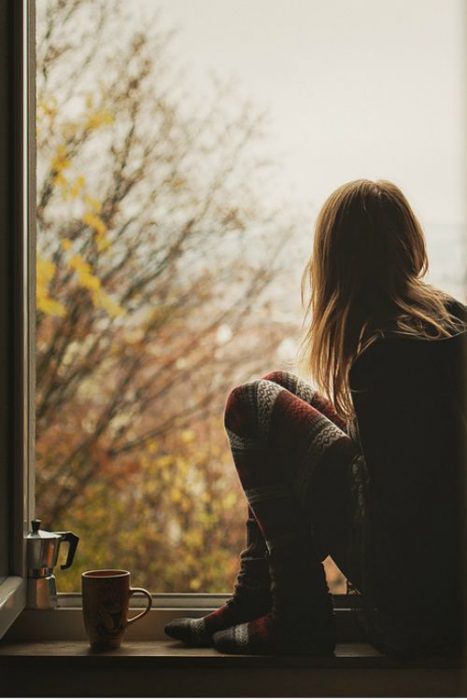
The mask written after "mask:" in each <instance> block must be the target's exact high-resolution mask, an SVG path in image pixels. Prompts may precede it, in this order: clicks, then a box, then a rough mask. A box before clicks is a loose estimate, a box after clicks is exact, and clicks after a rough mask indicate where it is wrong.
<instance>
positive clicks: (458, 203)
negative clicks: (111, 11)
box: [138, 0, 465, 224]
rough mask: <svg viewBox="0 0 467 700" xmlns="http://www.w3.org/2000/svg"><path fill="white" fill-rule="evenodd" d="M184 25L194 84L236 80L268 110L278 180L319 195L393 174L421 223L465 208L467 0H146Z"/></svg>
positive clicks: (291, 190)
mask: <svg viewBox="0 0 467 700" xmlns="http://www.w3.org/2000/svg"><path fill="white" fill-rule="evenodd" d="M138 5H139V6H140V8H143V7H144V6H146V9H149V11H150V12H152V11H154V10H155V9H157V8H160V10H161V13H162V19H163V23H164V25H166V26H173V25H174V24H175V25H178V27H179V30H180V31H179V34H178V36H177V38H176V39H175V44H174V47H175V48H176V52H177V57H178V58H180V61H181V63H183V64H185V66H187V68H188V71H189V73H190V75H191V76H192V78H193V79H194V81H195V83H196V84H197V85H199V88H200V89H201V90H202V89H203V81H206V79H207V78H206V76H207V75H208V73H209V72H210V71H215V72H217V74H218V75H220V76H221V77H222V78H226V77H227V76H231V77H232V78H235V79H236V82H237V85H238V87H239V89H240V92H241V94H244V95H245V96H249V97H251V98H252V99H253V101H254V102H255V103H256V104H257V105H258V106H259V107H260V108H267V109H269V112H270V117H271V121H270V124H271V135H272V136H273V141H271V145H272V147H273V148H274V150H275V152H276V153H278V154H280V155H281V158H282V161H283V163H284V167H283V169H282V170H281V174H280V177H279V180H278V181H277V182H276V183H275V184H274V186H275V187H278V188H280V189H281V191H283V192H285V193H287V194H289V195H290V196H292V197H295V198H298V199H299V200H300V201H302V202H304V203H306V202H311V203H313V204H314V207H313V208H314V209H315V207H317V206H320V205H321V203H322V202H323V200H324V199H325V197H326V196H327V195H328V194H329V193H330V192H331V191H332V190H333V189H335V188H336V187H337V186H338V185H340V184H341V183H342V182H345V181H347V180H351V179H355V178H358V177H368V178H386V179H390V180H393V181H395V182H396V183H397V184H399V185H400V186H401V187H402V189H403V190H404V191H405V192H406V194H407V196H408V197H409V199H410V201H411V202H412V203H413V205H414V206H415V208H416V209H417V211H418V213H419V214H420V216H421V218H422V220H423V222H424V223H426V224H436V223H438V224H460V223H462V222H463V221H464V220H465V214H464V191H465V186H464V162H463V153H464V148H463V145H464V143H463V140H464V114H463V107H464V101H463V100H464V94H463V89H464V88H463V85H464V81H463V49H464V46H463V35H462V5H463V2H462V0H139V1H138Z"/></svg>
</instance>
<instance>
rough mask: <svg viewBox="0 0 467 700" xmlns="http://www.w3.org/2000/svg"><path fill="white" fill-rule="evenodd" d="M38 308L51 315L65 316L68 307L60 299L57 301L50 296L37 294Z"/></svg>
mask: <svg viewBox="0 0 467 700" xmlns="http://www.w3.org/2000/svg"><path fill="white" fill-rule="evenodd" d="M37 308H38V309H39V310H40V311H43V312H44V313H45V314H48V315H49V316H65V313H66V309H65V307H64V305H63V304H62V303H61V302H60V301H55V300H54V299H51V298H50V297H49V296H47V295H45V296H42V295H38V296H37Z"/></svg>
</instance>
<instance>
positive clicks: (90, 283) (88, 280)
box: [78, 270, 101, 292]
mask: <svg viewBox="0 0 467 700" xmlns="http://www.w3.org/2000/svg"><path fill="white" fill-rule="evenodd" d="M78 281H79V283H80V285H81V286H82V287H85V288H86V289H90V290H91V291H93V292H94V291H97V290H99V289H100V286H101V281H100V279H99V278H98V277H96V276H95V275H92V274H91V273H90V272H85V271H83V270H79V271H78Z"/></svg>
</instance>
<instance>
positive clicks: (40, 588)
mask: <svg viewBox="0 0 467 700" xmlns="http://www.w3.org/2000/svg"><path fill="white" fill-rule="evenodd" d="M40 524H41V521H40V520H37V519H36V520H33V521H32V522H31V525H32V530H31V532H29V533H28V535H27V538H26V540H27V545H26V546H27V563H28V608H39V609H44V608H55V607H56V606H57V586H56V584H55V576H54V574H53V570H54V567H55V565H56V564H57V558H58V552H59V549H60V544H61V543H62V542H68V554H67V558H66V562H65V563H64V564H62V566H61V567H60V568H61V569H68V568H69V567H70V566H71V565H72V563H73V559H74V557H75V553H76V548H77V546H78V542H79V537H78V536H77V535H75V534H73V532H47V530H40V529H39V528H40Z"/></svg>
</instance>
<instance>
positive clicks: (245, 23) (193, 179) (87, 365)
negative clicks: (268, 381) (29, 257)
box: [36, 0, 466, 592]
mask: <svg viewBox="0 0 467 700" xmlns="http://www.w3.org/2000/svg"><path fill="white" fill-rule="evenodd" d="M461 11H462V7H461V2H460V0H411V2H410V3H407V2H406V1H405V0H393V2H391V3H385V4H384V3H383V4H382V3H372V2H369V0H328V1H327V2H326V3H323V2H321V1H320V0H308V2H306V3H302V2H290V0H287V1H286V0H249V1H248V2H238V0H223V2H212V0H133V1H132V2H131V3H118V2H115V1H114V0H97V1H96V0H68V1H67V2H62V1H61V0H37V156H38V163H37V227H38V231H37V239H38V240H37V365H36V372H37V403H36V421H37V479H36V482H37V484H36V488H37V494H36V495H37V509H36V510H37V515H38V516H39V517H41V518H42V520H43V526H44V527H48V528H50V529H54V530H74V531H75V532H76V533H77V534H78V535H79V536H80V538H81V541H80V544H79V548H78V554H77V558H76V562H75V564H74V566H73V567H72V568H71V569H69V570H68V571H67V572H63V573H60V575H59V577H58V585H59V588H60V590H62V591H66V590H78V589H79V585H80V584H79V574H80V572H81V571H82V570H84V569H85V568H96V567H125V568H128V569H130V570H131V571H132V573H133V576H134V580H135V581H137V582H138V585H141V586H145V587H148V588H150V589H152V590H154V591H158V592H163V591H165V592H174V591H180V592H184V591H187V592H197V591H206V592H211V591H227V590H229V589H230V588H231V586H232V583H233V579H234V576H235V573H236V568H237V553H238V551H239V550H240V549H241V548H242V546H243V540H244V530H243V524H244V521H245V518H246V506H245V502H244V499H243V496H242V494H241V491H240V488H239V485H238V481H237V477H236V475H235V473H234V469H233V467H232V464H231V457H230V454H229V449H228V444H227V440H226V437H225V434H224V430H223V425H222V412H223V405H224V402H225V397H226V395H227V393H228V391H229V388H231V387H233V386H234V385H235V384H238V383H240V382H244V381H248V380H250V379H253V378H255V377H257V376H260V375H262V374H264V373H266V372H268V371H270V370H272V369H275V368H278V367H281V368H284V369H290V370H294V369H295V353H296V349H297V341H298V338H299V335H300V324H301V308H300V292H299V284H300V275H301V272H302V269H303V265H304V262H305V260H306V258H307V257H308V255H309V252H310V250H311V238H312V228H313V222H314V219H315V217H316V213H317V211H318V209H319V207H320V205H321V204H322V202H323V201H324V199H325V197H326V196H327V195H328V194H329V193H330V192H331V191H332V190H333V189H335V188H336V187H337V186H338V185H340V184H342V183H343V182H345V181H347V180H352V179H355V178H358V177H368V178H375V179H377V178H384V179H388V180H393V181H394V182H396V183H397V184H398V185H399V186H400V187H401V188H402V189H403V191H404V192H405V193H406V194H407V196H408V198H409V200H410V201H411V203H412V204H413V205H414V207H415V209H416V210H417V212H418V213H419V215H420V218H421V221H422V224H423V225H424V227H425V230H426V235H427V239H428V244H429V251H430V254H431V264H432V267H431V272H430V275H431V277H430V280H431V281H432V283H433V284H435V285H438V286H440V287H442V288H443V289H445V290H446V291H449V292H451V293H452V294H454V295H456V296H457V297H458V298H465V285H466V280H465V277H464V268H465V259H464V257H463V256H464V250H463V249H462V241H463V239H464V237H463V233H464V232H465V220H464V211H463V198H462V194H463V191H464V190H463V181H462V173H463V163H462V162H461V155H460V154H461V153H462V147H461V145H462V138H463V133H462V129H463V125H462V90H461V85H462V82H461V81H462V36H461V26H462V23H461V21H460V16H461ZM328 574H329V579H330V582H331V584H332V586H333V590H334V591H335V592H343V591H344V581H343V578H342V576H341V575H340V574H339V572H337V571H336V569H335V568H334V567H333V566H332V564H331V563H329V566H328Z"/></svg>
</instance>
